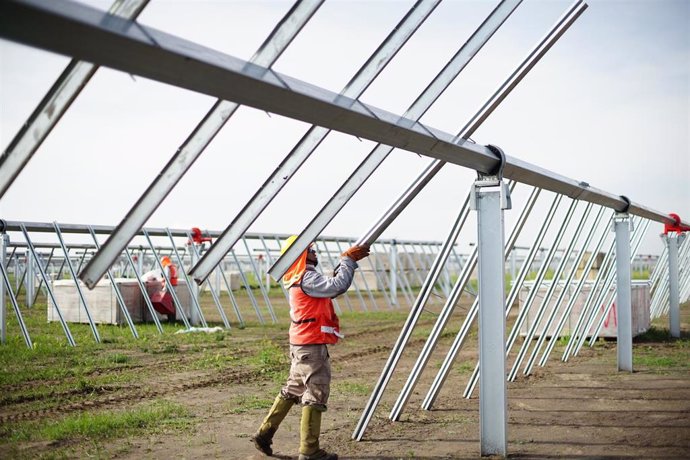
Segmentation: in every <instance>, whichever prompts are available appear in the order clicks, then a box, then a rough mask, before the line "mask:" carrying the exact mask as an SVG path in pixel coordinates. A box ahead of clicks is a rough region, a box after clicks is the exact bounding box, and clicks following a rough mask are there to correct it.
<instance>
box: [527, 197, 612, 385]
mask: <svg viewBox="0 0 690 460" xmlns="http://www.w3.org/2000/svg"><path fill="white" fill-rule="evenodd" d="M604 209H605V208H602V207H599V211H598V212H597V215H596V217H595V218H594V221H593V222H592V223H590V224H589V225H588V226H589V233H588V234H587V237H586V238H585V241H584V242H583V243H582V245H581V247H580V250H579V251H578V252H577V253H576V254H577V255H575V260H574V261H573V262H572V264H571V265H570V270H569V272H568V274H567V275H566V278H565V281H563V288H562V289H561V292H560V293H559V294H558V297H557V298H556V302H555V303H554V304H553V306H552V307H551V311H550V313H549V316H548V317H547V319H546V321H544V324H543V325H542V327H541V331H540V333H539V338H538V339H537V343H536V345H535V346H534V349H533V350H532V353H531V354H530V356H529V358H527V363H526V364H525V370H524V374H525V375H529V374H530V373H531V372H532V368H533V366H534V363H535V361H536V359H537V354H538V353H539V351H540V350H541V347H542V345H543V344H544V341H545V340H546V338H547V337H549V336H550V337H551V338H558V335H559V333H560V326H561V325H557V326H556V331H555V332H554V331H552V330H551V326H552V324H553V322H554V320H555V319H556V315H557V314H558V311H559V309H560V308H561V305H562V304H563V302H564V300H565V297H566V295H567V294H568V292H569V289H570V284H571V283H572V281H573V278H574V277H575V274H576V273H577V269H578V267H579V266H580V263H581V262H582V259H583V258H584V256H585V254H586V252H587V248H588V247H589V245H590V244H591V242H592V238H594V233H595V231H596V229H597V227H598V226H599V224H600V221H601V219H602V217H603V215H604ZM584 220H586V217H584V218H583V223H584ZM578 234H579V232H576V235H574V236H573V237H572V238H573V240H572V242H573V243H574V241H575V239H576V238H577V237H578ZM572 247H573V248H574V246H572ZM571 255H574V253H572V252H570V251H567V252H566V254H565V255H564V259H563V260H564V261H565V263H566V264H567V261H568V260H569V259H570V257H571ZM563 268H564V269H565V267H563ZM553 282H554V283H556V284H558V283H559V278H558V277H557V276H555V275H554V278H553ZM552 286H553V284H552ZM575 295H577V294H575ZM548 297H549V296H548V295H547V296H546V299H545V300H544V302H546V305H547V308H548ZM573 298H574V296H573ZM533 321H534V322H535V323H538V322H539V320H538V319H536V318H535V319H534V320H533Z"/></svg>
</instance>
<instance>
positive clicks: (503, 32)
mask: <svg viewBox="0 0 690 460" xmlns="http://www.w3.org/2000/svg"><path fill="white" fill-rule="evenodd" d="M570 3H571V2H569V1H560V0H553V1H546V0H525V1H524V3H523V4H522V5H521V6H520V7H518V9H517V10H516V12H515V13H514V14H513V15H512V16H511V17H510V18H509V19H508V21H506V23H505V24H504V26H503V27H502V28H501V29H500V30H499V32H498V33H497V34H496V35H495V36H494V38H493V39H492V40H491V41H490V42H489V44H488V45H487V46H486V47H485V48H484V49H483V50H482V51H481V52H480V53H479V55H478V56H477V57H476V58H475V60H474V61H473V62H472V63H470V65H469V66H468V67H467V68H466V69H465V71H463V73H462V74H461V75H460V76H459V77H458V78H457V79H456V80H455V82H454V83H453V85H452V86H451V87H450V88H449V89H448V90H447V91H446V92H445V93H444V95H443V96H442V97H441V98H440V99H439V101H437V103H436V104H435V105H434V107H433V108H432V109H431V110H430V111H429V112H428V113H427V114H426V115H425V116H424V118H423V119H422V122H423V123H425V124H428V125H430V126H433V127H435V128H438V129H441V130H444V131H447V132H451V133H456V132H457V131H458V130H459V129H460V128H461V127H462V126H464V124H465V122H466V121H467V120H468V119H469V118H470V117H471V116H472V115H473V114H474V113H475V112H476V111H477V110H478V109H479V107H480V106H481V105H482V103H483V102H484V101H485V100H486V99H487V98H488V97H489V96H490V95H491V94H492V92H493V91H494V90H495V89H496V87H497V86H498V85H499V84H500V83H501V82H502V81H503V80H504V79H505V78H506V77H507V76H508V75H509V73H510V72H511V71H512V70H513V69H514V68H515V67H516V66H517V65H518V64H519V63H520V62H521V61H522V59H523V58H524V57H525V56H526V54H527V53H528V51H529V50H530V49H531V48H532V47H533V46H534V45H535V44H536V43H537V41H538V40H539V39H540V38H541V37H542V36H543V34H544V33H545V32H546V31H547V30H548V29H549V28H550V27H551V26H552V24H554V23H555V21H556V20H557V19H558V18H559V17H560V15H561V14H562V13H563V12H564V11H565V10H566V8H567V7H568V6H569V5H570ZM89 4H91V5H95V6H97V7H99V8H103V9H106V8H107V7H108V3H107V2H100V1H91V2H89ZM412 4H413V2H412V1H402V0H400V1H397V0H396V1H338V0H335V1H334V0H331V1H328V0H327V1H326V2H325V4H324V5H323V6H322V7H321V8H320V10H319V11H317V13H316V14H315V15H314V17H313V18H312V19H311V21H310V22H309V23H308V24H307V26H306V27H305V28H304V30H303V31H302V33H301V34H300V35H299V36H298V38H297V39H296V40H295V41H294V43H293V44H291V45H290V47H289V48H288V50H287V51H286V52H285V53H284V54H283V56H281V58H280V59H279V60H278V62H277V63H276V64H275V65H274V69H275V70H277V71H278V72H282V73H285V74H288V75H291V76H293V77H296V78H299V79H302V80H305V81H308V82H310V83H313V84H316V85H319V86H322V87H325V88H327V89H329V90H332V91H340V90H341V89H342V87H343V86H344V85H345V84H346V83H347V82H348V81H349V79H350V78H351V77H352V75H353V74H354V73H355V72H356V70H357V69H358V68H359V67H360V66H361V64H362V63H363V62H364V61H365V60H366V59H367V58H368V57H369V55H370V54H371V53H372V52H373V51H374V50H375V49H376V47H377V46H378V45H379V43H380V42H381V41H382V40H383V39H384V38H385V36H386V35H387V34H388V33H389V32H390V30H391V29H392V28H393V27H394V26H395V25H396V24H397V23H398V22H399V21H400V19H401V18H402V17H403V16H404V14H405V13H406V12H407V11H408V10H409V8H410V7H411V6H412ZM495 5H496V2H495V1H459V0H445V1H444V2H442V3H441V5H440V6H439V7H438V8H437V9H436V10H435V11H434V13H432V15H431V16H430V18H429V19H428V20H427V21H426V22H425V23H424V24H423V25H422V27H421V28H420V29H419V30H418V32H417V33H416V34H415V35H414V36H413V37H412V39H411V40H410V41H409V43H408V44H407V45H406V46H405V48H404V49H403V50H402V51H401V52H400V53H399V55H398V56H396V57H395V59H394V60H393V62H392V63H391V64H390V65H389V66H388V67H387V68H386V70H385V71H384V72H383V73H382V74H381V76H380V77H379V78H378V79H377V81H376V82H375V83H374V84H373V85H371V87H370V88H369V90H367V92H366V93H365V94H364V96H363V97H362V98H361V100H362V101H363V102H365V103H368V104H372V105H374V106H378V107H380V108H383V109H386V110H389V111H392V112H395V113H403V112H404V111H405V109H406V108H407V107H408V106H409V105H410V104H411V103H412V102H413V101H414V100H415V98H416V96H417V95H418V94H419V93H420V92H421V91H422V90H423V89H424V87H425V86H426V85H427V84H428V83H429V82H430V81H431V79H432V78H433V77H434V76H435V75H436V74H437V73H438V72H439V71H440V70H441V69H442V67H443V66H444V65H445V63H446V62H447V61H448V60H449V59H450V58H451V57H452V55H453V54H454V53H455V51H456V50H457V49H458V48H459V47H460V46H461V45H462V44H463V43H464V42H465V40H466V39H467V38H468V37H469V36H470V34H471V33H472V32H473V31H474V30H475V29H476V27H478V25H479V24H480V23H481V21H482V20H483V19H484V18H485V17H486V16H487V15H488V14H489V12H490V11H491V10H492V9H493V7H494V6H495ZM589 5H590V7H589V8H588V9H587V10H586V11H585V12H584V14H583V15H582V16H581V17H580V19H579V20H578V21H576V22H575V24H574V25H573V26H572V27H571V28H570V30H569V31H568V32H566V34H565V35H564V36H563V37H562V38H561V39H560V40H559V42H558V43H557V44H556V45H555V46H554V47H553V48H552V49H551V50H550V51H549V53H548V54H547V55H546V56H545V57H544V58H543V59H542V61H541V62H540V63H539V64H538V65H537V66H536V67H535V68H534V69H533V70H532V71H531V73H530V74H529V75H528V77H527V78H525V80H524V81H523V82H522V83H521V84H520V85H519V86H518V88H517V89H516V90H514V91H513V93H512V94H511V95H510V96H509V97H508V98H507V99H506V100H505V101H504V102H503V104H502V105H501V107H500V108H499V109H498V110H496V112H494V114H493V115H492V116H491V117H490V118H489V119H488V120H487V121H486V122H485V123H484V125H483V126H482V127H481V128H480V129H479V130H478V131H477V132H476V133H475V134H474V136H473V139H474V140H475V141H477V142H478V143H482V144H487V143H492V144H496V145H499V146H501V147H502V148H503V149H504V151H505V152H506V153H507V154H508V155H510V156H513V157H517V158H520V159H522V160H525V161H528V162H530V163H533V164H535V165H538V166H540V167H543V168H546V169H549V170H551V171H554V172H557V173H559V174H562V175H565V176H568V177H571V178H573V179H577V180H584V181H586V182H588V183H590V184H591V185H592V186H595V187H597V188H600V189H603V190H606V191H608V192H611V193H615V194H622V195H626V196H628V197H629V198H631V199H632V200H633V201H635V202H637V203H640V204H643V205H645V206H648V207H651V208H653V209H655V210H658V211H661V212H664V213H666V212H677V213H679V214H680V215H681V217H683V218H684V220H686V221H688V220H690V164H689V161H690V141H689V132H690V118H689V114H688V111H689V106H690V2H688V1H685V0H678V1H670V0H658V1H654V0H638V1H605V0H591V1H590V2H589ZM290 6H291V2H285V1H270V2H268V1H245V2H239V1H223V0H215V1H203V0H194V1H192V0H176V1H172V0H152V1H151V3H150V5H149V6H148V7H147V8H146V10H145V11H144V12H143V13H142V15H141V16H140V22H142V23H143V24H145V25H148V26H151V27H155V28H158V29H162V30H165V31H166V32H169V33H173V34H176V35H180V36H182V37H184V38H186V39H190V40H194V41H197V42H199V43H201V44H203V45H205V46H209V47H212V48H215V49H218V50H221V51H223V52H225V53H228V54H230V55H234V56H237V57H239V58H242V59H249V58H250V57H251V56H252V54H253V53H254V51H256V49H257V48H258V47H259V45H260V44H261V43H262V42H263V40H264V39H265V37H266V36H267V35H268V34H269V33H270V31H271V30H272V29H273V27H274V26H275V24H276V23H277V22H278V21H279V20H280V18H281V17H282V16H283V15H284V14H285V13H286V12H287V11H288V9H289V8H290ZM68 62H69V59H68V58H67V57H64V56H58V55H54V54H51V53H48V52H44V51H40V50H35V49H31V48H28V47H25V46H22V45H17V44H14V43H9V42H7V41H2V40H0V144H2V146H3V149H4V148H5V147H6V146H7V145H8V144H9V142H10V141H11V139H12V138H13V137H14V135H15V133H16V132H17V130H18V129H19V127H20V126H21V125H22V123H24V121H25V120H26V119H27V117H28V116H29V114H30V113H31V111H32V110H33V109H34V108H35V106H36V105H37V104H38V102H39V101H40V100H41V98H42V97H43V95H44V94H45V92H46V91H47V90H48V89H49V88H50V86H51V85H52V83H53V82H54V81H55V79H56V78H57V76H58V75H59V74H60V72H61V71H62V69H63V68H64V67H65V65H66V64H67V63H68ZM213 102H214V100H213V99H212V98H210V97H208V96H205V95H200V94H195V93H192V92H189V91H186V90H180V89H177V88H174V87H170V86H167V85H163V84H160V83H156V82H153V81H149V80H146V79H143V78H140V77H137V76H132V75H128V74H125V73H122V72H118V71H113V70H109V69H100V70H98V72H97V73H96V75H95V77H94V78H93V79H92V80H91V82H90V83H89V85H88V86H87V87H86V89H85V90H84V91H83V92H82V94H81V95H80V96H79V97H78V99H77V100H76V101H75V103H74V104H73V105H72V107H71V108H70V110H69V111H68V113H67V114H66V115H65V116H64V118H63V119H62V120H61V122H60V123H59V125H58V126H57V127H56V129H55V130H54V131H53V132H52V133H51V134H50V136H49V137H48V139H47V140H46V141H45V142H44V144H43V145H42V147H41V148H40V150H39V151H38V152H37V154H36V155H35V156H34V158H33V159H32V160H31V162H30V163H29V165H28V166H27V167H26V168H25V169H24V170H23V171H22V173H21V175H20V176H19V178H18V179H17V180H16V181H15V182H14V184H13V185H12V187H11V188H10V190H9V191H8V192H7V193H6V195H5V196H4V197H3V198H2V200H0V217H2V218H5V219H9V220H25V221H43V222H52V221H53V220H57V221H59V222H65V223H89V224H103V225H115V224H117V223H118V222H119V221H120V220H121V218H122V217H123V216H124V215H125V213H126V212H127V211H128V210H129V209H130V208H131V207H132V206H133V204H134V203H135V202H136V200H137V199H138V198H139V197H140V196H141V194H142V193H143V191H144V190H145V189H146V187H148V185H149V184H150V183H151V181H152V180H153V179H154V178H155V176H156V175H157V173H158V172H159V171H160V170H161V169H162V168H163V166H164V165H165V164H166V163H167V161H168V160H169V158H170V157H171V156H172V155H173V154H174V152H175V151H176V150H177V148H178V147H179V146H180V145H181V144H182V143H183V142H184V140H185V139H186V138H187V136H188V135H189V133H190V132H191V131H192V130H193V129H194V127H195V126H196V125H197V123H198V122H199V121H200V120H201V119H202V117H203V116H204V115H205V113H206V112H207V111H208V110H209V109H210V107H211V106H212V104H213ZM307 129H308V125H306V124H304V123H301V122H296V121H293V120H289V119H285V118H283V117H280V116H277V115H271V116H269V115H268V114H266V113H264V112H260V111H257V110H254V109H250V108H241V109H240V110H239V111H238V112H237V113H236V114H235V116H234V117H233V118H232V119H231V120H230V121H229V123H228V124H227V125H226V126H225V128H224V129H223V131H222V132H221V133H220V134H219V135H218V136H217V138H216V139H215V140H214V141H213V142H212V144H211V145H210V146H209V148H208V149H207V151H206V152H205V153H204V154H203V155H202V157H201V158H200V159H199V160H198V161H197V162H196V164H195V165H194V166H193V168H192V169H191V171H190V172H189V173H188V174H187V175H186V176H185V178H184V179H183V180H182V181H181V182H180V184H179V185H178V186H177V188H176V189H175V190H174V191H173V193H171V195H170V196H169V197H168V199H167V200H166V201H165V203H164V204H163V205H162V206H161V207H160V208H159V209H158V211H157V212H156V213H155V214H154V215H153V216H152V217H151V219H150V220H149V222H148V223H147V225H149V226H157V227H159V226H168V227H175V228H189V227H192V226H199V227H203V228H209V229H214V230H222V229H223V228H225V226H226V225H227V224H228V223H229V222H230V221H231V220H232V218H233V217H234V216H235V215H236V213H237V212H239V210H240V209H242V207H243V206H244V204H245V203H246V201H247V200H248V199H249V198H250V197H251V196H252V194H253V193H254V191H255V190H256V189H257V187H258V186H260V185H261V184H262V183H263V181H264V180H265V179H266V178H267V177H268V175H269V174H270V172H271V171H273V169H274V168H275V167H276V166H277V165H278V163H279V161H280V160H281V159H282V158H283V157H284V156H285V155H286V154H287V153H288V152H289V151H290V150H291V148H292V147H293V146H294V145H295V144H296V142H297V141H298V140H299V139H300V137H301V136H302V135H303V134H304V132H305V131H306V130H307ZM373 146H374V144H373V143H371V142H369V141H366V140H359V139H356V138H352V137H350V136H345V135H342V134H338V133H332V134H331V135H330V136H329V137H328V138H327V140H326V141H325V142H323V143H322V145H321V146H320V147H319V149H318V150H317V152H316V153H315V154H314V155H313V156H312V157H311V158H310V159H309V161H308V162H307V164H306V165H305V166H304V167H302V169H301V170H300V171H299V172H298V174H296V176H295V177H294V179H293V180H292V181H291V182H290V183H289V184H288V185H287V186H286V187H285V189H284V190H283V192H282V193H281V194H280V195H279V197H278V198H277V199H276V200H274V202H273V203H272V204H271V205H270V206H269V207H268V209H267V210H266V211H265V213H264V214H263V215H262V216H261V217H260V218H259V219H258V221H257V222H256V223H255V224H254V225H253V226H252V228H251V229H250V231H255V232H280V233H295V232H299V231H300V230H301V229H302V228H303V227H304V225H306V223H307V222H309V221H310V220H311V218H312V217H313V216H314V214H315V213H316V212H317V211H318V210H319V209H320V208H321V207H322V206H323V205H324V204H325V202H326V200H327V199H328V198H329V197H330V196H331V194H332V193H333V192H334V191H335V190H337V188H338V187H339V186H340V184H341V183H342V181H343V180H344V179H345V178H347V177H348V176H349V174H350V173H351V172H352V170H353V169H354V168H355V167H356V165H357V164H359V162H360V161H361V160H362V159H363V158H364V156H365V155H366V154H367V153H368V152H369V151H370V150H371V148H372V147H373ZM428 162H429V159H427V158H422V157H419V156H418V155H416V154H411V153H409V152H404V151H399V150H396V151H395V152H393V154H391V156H390V157H389V158H388V159H387V160H386V162H385V163H384V165H383V166H381V167H380V168H379V170H378V171H377V172H376V173H375V174H374V176H373V177H372V179H371V180H370V181H369V182H368V183H367V184H366V185H365V186H364V187H363V189H362V190H361V191H360V192H359V193H358V194H357V195H356V196H355V198H354V199H353V200H352V201H351V202H350V204H348V205H347V206H346V207H345V208H344V210H343V211H342V212H341V213H340V215H339V216H338V217H337V218H336V219H335V220H334V221H333V222H332V223H331V225H330V226H329V227H328V228H327V229H326V231H325V233H327V234H329V235H349V236H353V237H357V236H359V235H360V234H362V233H363V232H364V231H365V230H366V229H367V228H368V227H369V226H370V225H371V224H372V223H373V222H374V221H375V220H376V219H377V218H378V217H379V216H380V215H381V213H383V212H384V211H385V209H386V208H387V207H388V205H389V204H390V203H391V202H392V201H393V200H394V199H395V198H396V197H397V196H398V195H399V194H400V193H401V192H402V191H403V190H404V189H405V188H406V186H407V185H408V184H409V183H410V182H411V181H412V180H413V179H414V178H415V177H416V176H417V175H418V174H419V172H420V171H421V170H422V169H423V167H424V166H425V165H426V164H427V163H428ZM473 176H474V172H472V171H469V170H465V169H463V168H460V167H456V166H452V165H451V166H446V168H444V170H443V171H442V172H441V174H440V175H439V176H438V177H437V178H436V179H435V180H434V181H433V182H432V183H431V184H430V185H429V186H428V187H427V189H426V190H425V191H424V192H423V193H422V194H421V195H420V196H419V197H418V199H417V200H416V201H415V202H414V203H413V204H412V205H411V206H410V207H409V209H408V210H406V212H405V213H404V214H403V215H402V216H401V217H400V218H399V219H398V220H397V221H396V222H395V223H394V224H393V225H392V226H391V227H390V228H389V230H388V231H387V232H386V234H385V235H384V236H388V237H396V238H413V239H433V240H441V239H443V238H444V237H445V235H446V233H447V232H448V230H449V229H450V225H451V223H452V221H453V220H454V218H455V215H456V213H457V211H458V209H459V206H460V204H461V203H462V201H464V197H465V196H466V194H467V192H468V190H469V187H470V184H471V182H472V178H473ZM523 189H526V188H525V187H523ZM524 195H525V190H522V191H520V190H518V191H517V192H516V195H515V201H516V210H514V211H509V212H508V213H507V215H506V221H507V224H508V227H509V226H510V223H511V222H512V221H513V220H514V219H515V218H516V216H517V211H518V210H519V204H520V202H521V201H520V200H521V199H523V198H522V197H524ZM547 200H548V194H544V198H542V201H544V202H546V201H547ZM540 219H541V218H540V217H539V213H538V212H537V213H536V214H535V219H534V220H535V221H540ZM535 226H536V224H532V226H530V227H528V228H527V231H526V232H525V237H524V238H523V241H524V242H525V243H527V242H528V241H529V238H528V237H531V235H533V233H534V229H535V228H536V227H535ZM660 231H661V225H660V224H653V225H652V227H651V229H650V236H649V237H648V238H647V239H646V240H645V243H644V245H643V248H642V251H643V252H647V253H655V252H659V250H660V249H661V242H660V240H659V238H658V236H657V235H658V234H659V233H660ZM473 235H474V230H472V231H471V232H469V233H467V235H466V236H464V237H463V238H465V239H466V240H467V241H470V240H472V238H474V236H473Z"/></svg>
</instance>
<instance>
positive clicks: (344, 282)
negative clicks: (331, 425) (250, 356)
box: [251, 235, 369, 460]
mask: <svg viewBox="0 0 690 460" xmlns="http://www.w3.org/2000/svg"><path fill="white" fill-rule="evenodd" d="M295 239H297V236H295V235H293V236H291V237H289V238H288V239H287V240H286V241H285V243H284V245H283V247H282V249H281V254H282V253H284V252H285V251H286V250H287V249H288V248H289V247H290V246H291V245H292V243H293V242H294V241H295ZM368 255H369V247H368V246H352V247H351V248H349V249H348V250H347V251H345V252H343V253H342V254H341V258H340V263H339V264H338V266H337V267H336V268H335V271H334V274H333V276H332V277H328V276H323V275H322V274H321V273H319V272H317V271H316V266H317V264H318V258H317V255H316V250H315V248H314V245H313V244H312V245H310V246H309V248H308V249H307V250H305V251H304V252H303V253H302V254H301V255H300V257H299V258H298V259H297V260H296V261H295V262H294V263H293V264H292V266H291V267H290V269H289V270H288V271H287V272H286V273H285V275H284V276H283V285H284V286H285V288H286V289H288V291H289V294H290V320H291V324H290V332H289V336H290V358H291V361H292V363H291V366H290V375H289V376H288V379H287V383H286V384H285V386H283V388H282V389H281V390H280V394H278V396H277V397H276V399H275V401H274V403H273V406H272V407H271V409H270V411H269V412H268V415H267V416H266V418H265V419H264V421H263V423H262V424H261V426H260V427H259V430H258V431H257V433H255V434H254V435H253V436H252V437H251V440H252V442H253V443H254V446H255V447H256V448H257V449H258V450H260V451H261V452H263V453H264V454H266V455H273V449H272V448H271V445H272V443H273V435H274V434H275V432H276V430H278V426H280V423H281V422H282V421H283V419H284V418H285V416H286V415H287V413H288V411H289V410H290V408H291V407H292V406H293V405H294V404H296V403H299V404H301V405H302V420H301V423H300V446H299V460H313V459H318V460H334V459H337V458H338V456H337V455H336V454H332V453H328V452H326V451H325V450H323V449H321V448H320V447H319V434H320V432H321V414H322V413H323V412H325V411H326V403H327V402H328V396H329V393H330V384H331V363H330V360H329V354H328V347H327V345H329V344H335V343H337V342H338V340H339V339H341V338H343V335H342V334H341V333H340V323H339V320H338V316H337V315H336V314H335V310H334V309H333V302H332V301H331V299H332V298H334V297H337V296H339V295H341V294H343V293H344V292H345V291H347V289H348V288H349V287H350V284H352V279H353V277H354V273H355V269H357V267H358V265H357V261H358V260H361V259H363V258H365V257H367V256H368Z"/></svg>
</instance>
